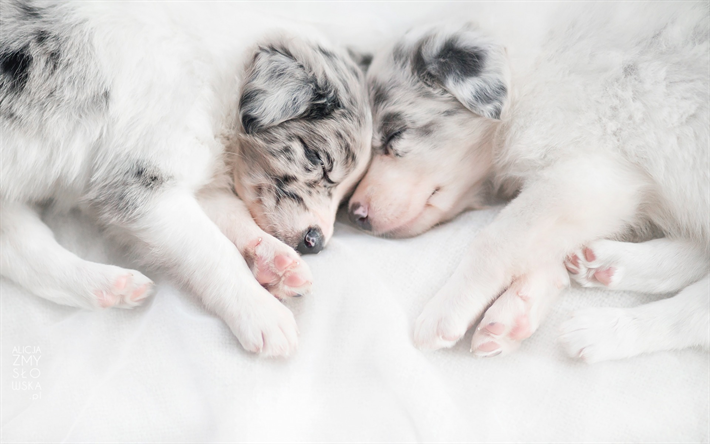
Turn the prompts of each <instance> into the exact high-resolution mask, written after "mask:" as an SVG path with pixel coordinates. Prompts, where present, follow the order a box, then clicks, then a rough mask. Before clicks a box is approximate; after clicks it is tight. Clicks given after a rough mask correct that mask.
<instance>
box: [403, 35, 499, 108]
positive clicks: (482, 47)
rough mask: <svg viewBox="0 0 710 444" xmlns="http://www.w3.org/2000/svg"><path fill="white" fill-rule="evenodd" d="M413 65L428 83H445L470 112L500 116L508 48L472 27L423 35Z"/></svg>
mask: <svg viewBox="0 0 710 444" xmlns="http://www.w3.org/2000/svg"><path fill="white" fill-rule="evenodd" d="M412 69H413V70H414V73H415V75H417V76H419V78H420V79H421V80H422V81H423V82H424V83H425V84H428V85H430V86H436V85H438V86H440V87H443V88H444V89H445V90H446V91H448V92H449V93H451V94H452V95H453V96H454V97H456V99H458V100H459V102H461V103H462V104H463V105H464V106H465V107H466V108H468V109H469V110H470V111H471V112H473V113H476V114H478V115H481V116H484V117H488V118H489V119H500V113H501V110H502V109H503V104H504V102H505V100H506V97H507V95H508V87H507V86H506V85H507V83H508V81H507V78H508V75H507V65H506V58H505V50H504V49H503V48H502V47H501V46H499V45H496V44H495V43H493V42H491V41H490V39H487V38H486V37H484V36H483V35H482V34H480V33H478V32H476V31H475V30H473V29H471V28H470V27H467V28H464V30H462V31H460V32H458V33H454V34H449V35H443V36H442V35H433V36H428V37H426V38H424V39H422V41H421V42H420V44H419V45H418V47H417V48H416V50H415V52H414V55H413V59H412Z"/></svg>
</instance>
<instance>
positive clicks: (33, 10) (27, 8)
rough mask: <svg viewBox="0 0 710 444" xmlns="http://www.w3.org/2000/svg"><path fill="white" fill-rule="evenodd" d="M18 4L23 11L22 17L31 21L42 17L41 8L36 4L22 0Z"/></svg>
mask: <svg viewBox="0 0 710 444" xmlns="http://www.w3.org/2000/svg"><path fill="white" fill-rule="evenodd" d="M17 6H18V9H19V10H20V12H21V13H22V19H25V20H28V21H29V20H37V19H40V18H42V12H41V10H40V9H39V8H37V7H35V6H32V5H30V4H27V3H26V2H20V3H19V4H17Z"/></svg>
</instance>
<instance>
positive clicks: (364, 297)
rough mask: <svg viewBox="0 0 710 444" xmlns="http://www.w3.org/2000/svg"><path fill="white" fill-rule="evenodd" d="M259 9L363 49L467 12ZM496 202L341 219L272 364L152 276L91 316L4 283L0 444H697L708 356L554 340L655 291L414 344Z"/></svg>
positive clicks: (702, 433) (93, 236)
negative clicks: (483, 350) (503, 331)
mask: <svg viewBox="0 0 710 444" xmlns="http://www.w3.org/2000/svg"><path fill="white" fill-rule="evenodd" d="M245 7H246V6H245ZM250 7H257V6H254V5H251V6H250ZM258 7H260V8H263V9H269V8H271V9H272V10H275V11H271V12H273V13H279V14H283V15H286V16H293V17H298V18H309V19H311V20H312V21H313V22H315V23H317V24H319V25H320V26H322V27H323V28H327V29H326V30H327V31H328V32H329V33H333V34H338V33H340V34H339V35H341V36H342V40H343V41H345V42H346V43H348V42H349V43H353V44H356V45H358V46H360V47H361V48H368V47H372V46H373V45H375V44H376V42H377V41H378V40H380V39H382V38H384V37H386V36H388V35H396V34H397V33H399V32H402V30H403V29H405V28H406V27H407V26H408V25H409V24H410V23H413V22H415V21H420V20H422V19H423V18H427V19H434V18H437V17H447V14H448V15H454V16H457V17H459V18H462V17H461V14H460V13H459V12H456V11H460V10H461V9H466V8H468V9H471V10H473V8H475V7H477V6H476V5H472V4H465V5H461V4H455V5H447V6H442V5H434V4H415V5H410V4H389V5H378V4H354V3H353V4H344V5H333V4H318V5H308V4H296V5H288V6H285V5H274V4H267V5H265V6H258ZM506 7H509V8H513V7H514V5H513V6H506ZM497 211H498V209H492V210H485V211H478V212H470V213H466V214H464V215H462V216H460V217H459V218H457V219H456V220H455V221H453V222H451V223H449V224H446V225H443V226H440V227H438V228H436V229H434V230H432V231H431V232H429V233H427V234H425V235H423V236H420V237H418V238H414V239H407V240H387V239H379V238H374V237H370V236H367V235H365V234H363V233H360V232H358V231H356V230H355V229H353V228H351V227H350V226H348V225H346V224H343V223H338V224H337V225H336V232H335V236H334V238H333V239H332V241H331V243H330V245H329V246H328V248H326V249H325V250H324V251H323V252H322V253H320V254H318V255H317V256H307V257H305V258H304V259H305V260H306V262H308V264H309V265H310V267H311V269H312V271H313V275H314V278H315V284H314V289H313V293H312V294H310V295H308V296H306V297H303V298H299V299H294V300H291V301H288V302H286V304H287V305H288V306H289V308H291V309H292V310H293V311H294V313H295V314H296V319H297V322H298V325H299V328H300V331H301V335H300V347H299V350H298V352H297V354H296V355H295V356H292V357H291V358H290V359H287V360H281V359H276V360H274V359H264V358H260V357H258V356H254V355H252V354H249V353H246V352H245V351H244V350H242V348H241V347H240V346H239V343H238V342H237V340H236V339H235V338H234V337H233V336H232V334H231V333H230V331H229V329H228V328H227V327H226V325H225V324H224V323H222V321H220V320H219V318H217V317H216V316H213V315H211V314H209V313H207V312H206V311H205V310H204V309H203V308H202V307H201V306H200V304H199V303H197V302H195V301H194V299H193V298H192V297H191V296H190V295H189V294H188V293H187V292H186V291H184V290H181V289H180V288H176V287H175V286H173V285H171V284H170V282H169V281H167V280H166V279H161V277H160V276H156V275H155V274H149V275H150V276H151V277H152V278H153V279H155V280H156V281H157V282H158V283H159V286H158V291H157V294H156V295H155V296H154V297H153V298H152V299H150V300H149V301H148V302H147V303H146V304H145V305H144V306H142V307H140V308H137V309H134V310H119V309H112V310H107V311H103V312H90V311H85V310H78V309H73V308H69V307H63V306H59V305H55V304H52V303H49V302H46V301H44V300H42V299H40V298H38V297H36V296H33V295H31V294H28V293H27V292H26V291H24V290H23V289H21V288H19V287H17V286H16V285H14V284H13V283H11V282H9V281H7V280H2V281H0V292H1V298H0V304H1V307H0V308H1V311H2V313H1V321H2V326H1V329H2V350H1V353H0V358H1V362H0V372H1V378H0V379H1V380H0V389H1V391H2V392H1V393H2V401H1V407H2V412H1V414H0V416H1V418H0V420H1V421H2V437H1V438H2V441H3V442H7V441H50V442H54V441H68V442H75V441H84V442H102V441H112V442H159V441H180V442H204V441H229V442H232V441H270V442H274V441H309V442H313V441H318V442H332V441H400V442H401V441H476V442H483V441H526V442H533V441H537V442H571V441H576V442H579V441H587V442H601V441H658V442H660V441H665V442H680V441H684V442H689V441H692V442H707V441H708V439H710V432H709V429H708V426H709V421H708V415H709V414H710V408H709V402H710V362H709V356H710V355H708V353H707V352H705V351H700V350H685V351H679V352H667V353H657V354H654V355H648V356H641V357H637V358H634V359H629V360H626V361H620V362H609V363H602V364H597V365H594V366H589V365H586V364H584V363H581V362H578V361H575V360H571V359H569V358H567V357H566V356H565V355H564V354H563V352H562V349H561V348H560V347H559V345H558V344H557V330H558V328H559V326H560V324H561V322H563V321H564V320H565V319H566V317H567V316H568V315H569V314H570V312H572V311H573V310H575V309H579V308H584V307H591V306H595V307H601V306H615V307H626V306H633V305H637V304H641V303H645V302H649V301H651V300H654V299H658V298H659V296H648V295H640V294H631V293H616V292H607V291H601V290H582V289H579V288H572V289H570V290H568V291H566V292H565V293H564V295H563V297H562V298H561V300H560V301H559V303H557V304H556V305H555V306H554V308H553V309H552V312H551V314H550V315H549V317H548V319H547V320H546V322H545V323H544V324H543V325H542V326H541V328H540V329H539V331H538V332H537V333H535V335H534V336H533V337H532V338H530V339H529V340H527V341H526V342H525V343H524V344H523V345H522V347H521V348H520V349H519V350H518V351H517V352H516V353H514V354H513V355H510V356H507V357H496V358H490V359H476V358H474V357H473V356H472V355H471V354H470V353H469V345H470V338H471V335H470V333H469V334H467V335H466V337H465V338H464V339H463V340H461V341H460V343H459V344H458V345H457V346H455V347H454V348H453V349H450V350H442V351H437V352H429V353H425V352H420V351H419V350H417V349H415V348H414V346H413V345H412V339H411V335H412V326H413V322H414V319H415V318H416V316H417V315H418V314H419V312H420V311H421V309H422V307H423V306H424V304H425V303H426V301H427V300H428V299H429V298H431V297H432V296H433V295H434V294H435V293H436V291H437V289H439V288H440V287H441V286H442V284H443V283H444V282H445V280H446V278H447V277H448V276H449V275H450V274H451V272H452V271H453V269H454V267H455V266H456V264H457V262H458V261H459V259H460V258H461V256H462V254H463V252H464V250H465V248H466V245H467V243H468V242H469V241H470V239H472V238H473V236H475V234H476V232H477V231H478V230H480V228H481V227H482V226H484V225H485V224H487V223H489V222H490V221H491V220H492V219H493V218H494V217H495V215H496V213H497ZM49 221H50V223H51V225H52V226H53V227H55V228H56V231H57V233H58V239H59V240H60V242H62V243H63V244H64V245H67V246H68V247H69V248H70V249H72V250H74V251H77V252H78V253H80V254H81V255H82V256H83V257H86V258H88V259H93V260H102V261H111V262H114V263H119V264H121V265H129V266H130V263H126V262H125V260H122V259H121V257H120V255H119V254H118V253H116V252H115V251H113V250H114V248H113V246H112V245H111V244H107V243H104V242H103V241H102V240H101V239H102V238H101V236H100V233H98V232H97V231H96V229H95V228H93V227H91V226H90V225H87V224H86V221H84V220H82V219H80V218H77V217H76V215H70V216H53V217H50V218H49Z"/></svg>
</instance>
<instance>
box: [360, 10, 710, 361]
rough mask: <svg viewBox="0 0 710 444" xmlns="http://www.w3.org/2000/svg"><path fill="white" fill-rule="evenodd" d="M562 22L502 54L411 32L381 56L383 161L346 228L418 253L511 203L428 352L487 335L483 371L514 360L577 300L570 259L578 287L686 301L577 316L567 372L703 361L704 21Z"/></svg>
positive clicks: (430, 30)
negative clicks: (423, 242)
mask: <svg viewBox="0 0 710 444" xmlns="http://www.w3.org/2000/svg"><path fill="white" fill-rule="evenodd" d="M555 18H556V20H555V21H553V22H552V23H555V24H556V25H555V26H548V27H546V32H545V33H544V35H542V36H541V38H539V39H538V38H536V37H533V36H522V40H521V41H509V42H505V45H506V46H504V42H503V40H499V39H497V38H495V37H493V36H492V34H488V33H486V32H484V31H482V30H480V29H479V28H477V27H476V26H473V25H468V24H467V25H463V26H452V25H449V26H429V27H423V28H418V29H414V30H412V31H410V32H409V33H407V34H406V35H405V36H404V38H402V39H401V40H399V41H398V42H396V43H394V44H393V45H392V46H390V47H389V48H387V49H386V50H385V51H384V52H382V53H380V54H378V55H376V56H375V58H374V60H373V62H372V65H371V67H370V69H369V72H368V85H369V89H370V95H371V102H372V107H373V126H374V136H373V153H374V155H373V161H372V164H371V167H370V169H369V171H368V173H367V174H366V176H365V178H364V179H363V180H362V182H361V183H360V184H359V186H358V188H357V190H356V192H355V193H354V195H353V197H352V198H351V200H350V203H349V211H350V215H351V218H352V220H353V221H354V222H355V223H356V224H358V225H359V226H360V227H362V228H363V229H365V230H368V231H370V232H372V233H373V234H377V235H387V236H397V237H400V236H413V235H416V234H419V233H422V232H423V231H425V230H428V229H429V228H431V227H432V226H434V225H436V224H438V223H441V222H443V221H446V220H449V219H451V218H452V217H454V216H455V215H457V214H459V213H460V212H461V211H464V210H468V209H475V208H480V206H481V205H482V204H483V202H484V201H485V200H486V194H487V193H489V192H490V191H493V192H496V193H498V195H499V196H503V197H506V198H508V199H512V201H511V202H510V204H509V205H507V207H505V209H504V210H502V211H501V213H500V214H499V215H498V216H497V219H496V220H495V221H494V222H493V223H492V224H491V225H489V226H488V227H486V228H485V229H484V230H483V231H482V232H481V233H480V234H479V235H478V236H477V237H476V239H475V240H474V241H473V243H472V245H471V246H470V248H469V250H468V252H467V253H466V255H465V257H464V259H463V261H462V262H461V264H460V265H459V267H458V268H457V270H456V271H455V273H454V274H453V276H451V278H450V279H449V280H448V282H447V283H446V285H445V286H444V287H443V288H442V289H441V290H440V291H439V292H438V294H436V296H435V297H434V298H433V299H432V300H431V301H430V302H429V303H428V305H427V306H426V307H425V309H424V311H423V313H422V314H421V315H420V316H419V318H418V319H417V321H416V324H415V332H414V340H415V342H416V344H417V345H418V346H419V347H420V348H423V349H438V348H442V347H451V346H452V345H453V344H455V343H456V342H457V341H458V340H459V339H460V338H461V337H462V336H463V335H464V333H465V332H466V330H467V329H468V328H469V327H471V326H472V325H473V324H474V323H476V322H477V321H478V320H480V319H481V318H482V320H481V321H480V323H479V324H478V328H477V329H476V332H475V334H474V335H473V341H472V345H471V349H472V351H473V352H474V353H475V354H476V355H478V356H495V355H499V354H505V353H508V352H511V351H512V350H514V349H516V348H517V347H518V345H519V344H520V341H522V340H524V339H525V338H527V337H529V336H530V335H531V334H532V333H533V332H534V331H535V330H536V329H537V327H538V326H539V324H540V322H541V321H542V319H543V317H544V316H545V314H546V312H547V310H548V308H549V307H550V304H551V303H552V302H553V301H554V299H555V298H556V297H557V296H558V295H559V293H560V292H561V290H562V289H564V288H565V287H566V286H567V285H568V283H569V277H568V273H567V272H566V270H565V266H564V265H563V264H564V260H565V258H567V267H568V268H569V270H570V273H571V274H572V277H573V278H574V279H575V280H577V281H578V282H580V283H581V284H582V285H585V286H603V287H609V288H614V289H619V290H627V291H643V292H656V293H666V292H678V291H680V292H679V293H678V294H677V295H676V296H674V297H672V298H670V299H665V300H661V301H658V302H654V303H651V304H648V305H644V306H641V307H636V308H632V309H617V308H609V309H590V310H586V311H583V312H580V313H577V314H575V315H574V317H572V318H571V319H570V320H569V321H568V322H566V323H565V324H564V325H563V327H562V337H561V339H562V340H563V343H564V344H565V346H566V348H567V350H568V351H569V353H570V354H571V355H572V356H575V357H580V358H583V359H585V360H586V361H589V362H594V361H601V360H607V359H618V358H624V357H629V356H633V355H636V354H639V353H643V352H651V351H656V350H669V349H677V348H684V347H690V346H695V345H702V346H706V347H707V346H708V342H709V338H708V335H707V331H708V326H709V325H710V308H709V299H710V296H709V295H708V288H709V285H710V278H708V266H709V263H710V262H709V251H710V250H709V245H710V244H709V242H710V228H709V225H708V221H710V202H709V200H710V183H709V179H708V171H710V163H709V162H710V157H709V156H708V142H709V141H710V138H709V137H708V132H709V129H708V118H709V117H710V114H709V113H708V86H709V85H710V81H709V80H708V71H707V66H708V50H709V49H710V46H709V44H708V39H709V38H708V36H709V33H710V30H709V28H708V23H709V21H708V9H707V8H706V7H704V6H702V5H700V4H696V5H688V4H683V5H679V4H674V5H673V6H672V7H662V6H659V5H653V6H648V5H645V6H643V7H638V6H636V5H622V6H620V7H618V8H613V9H611V10H610V9H609V8H608V6H607V5H605V6H603V7H593V8H587V9H584V10H579V9H578V8H577V7H564V8H563V11H561V12H560V13H559V14H558V15H557V16H556V17H555ZM536 42H540V43H539V44H536ZM657 232H660V233H662V234H661V236H662V238H657V239H654V240H650V241H648V242H642V243H627V242H621V240H628V239H631V238H636V239H639V237H640V238H645V239H646V240H647V239H648V238H649V235H650V234H652V233H657ZM585 246H586V247H585Z"/></svg>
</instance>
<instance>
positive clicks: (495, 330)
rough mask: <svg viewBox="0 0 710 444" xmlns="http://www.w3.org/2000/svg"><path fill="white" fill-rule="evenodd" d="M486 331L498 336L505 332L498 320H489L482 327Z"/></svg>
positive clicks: (503, 326)
mask: <svg viewBox="0 0 710 444" xmlns="http://www.w3.org/2000/svg"><path fill="white" fill-rule="evenodd" d="M484 328H485V329H486V331H487V332H488V333H490V334H492V335H494V336H500V335H502V334H503V332H505V325H503V324H501V323H500V322H491V323H490V324H488V325H486V326H485V327H484Z"/></svg>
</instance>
